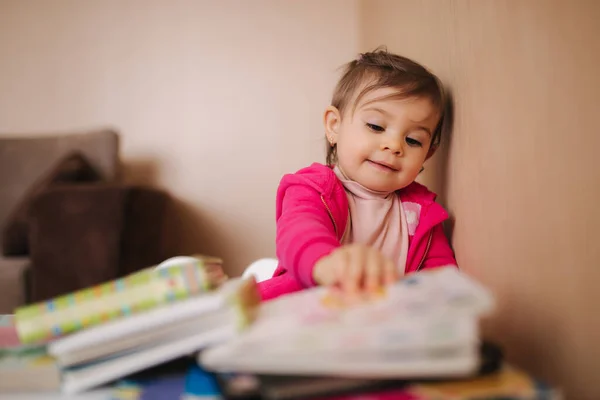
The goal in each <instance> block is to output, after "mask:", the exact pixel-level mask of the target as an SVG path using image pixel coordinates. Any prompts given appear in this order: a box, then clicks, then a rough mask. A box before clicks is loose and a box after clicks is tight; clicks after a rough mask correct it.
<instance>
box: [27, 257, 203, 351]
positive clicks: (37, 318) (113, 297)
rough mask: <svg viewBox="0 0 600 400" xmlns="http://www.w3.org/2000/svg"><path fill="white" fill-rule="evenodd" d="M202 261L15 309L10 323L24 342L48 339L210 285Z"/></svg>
mask: <svg viewBox="0 0 600 400" xmlns="http://www.w3.org/2000/svg"><path fill="white" fill-rule="evenodd" d="M206 273H207V271H206V268H205V266H204V263H203V262H202V261H201V260H198V261H197V262H188V263H185V264H182V265H181V266H180V267H178V268H167V269H162V270H156V269H154V268H148V269H144V270H141V271H138V272H135V273H133V274H130V275H127V276H125V277H123V278H120V279H116V280H113V281H110V282H106V283H103V284H100V285H97V286H93V287H90V288H86V289H83V290H78V291H76V292H73V293H70V294H66V295H63V296H59V297H56V298H53V299H50V300H47V301H43V302H39V303H36V304H32V305H28V306H24V307H20V308H18V309H17V310H16V313H15V326H16V328H17V333H18V335H19V339H20V340H21V341H22V342H23V343H36V342H43V341H48V340H51V339H54V338H57V337H61V336H63V335H66V334H69V333H73V332H76V331H79V330H81V329H84V328H87V327H91V326H95V325H99V324H102V323H104V322H107V321H111V320H115V319H117V318H121V317H124V316H128V315H133V314H137V313H140V312H143V311H147V310H150V309H153V308H155V307H158V306H161V305H164V304H168V303H173V302H176V301H180V300H183V299H187V298H189V297H190V296H193V295H195V294H198V293H201V292H206V291H209V290H211V289H212V286H211V284H210V280H209V279H207V276H206Z"/></svg>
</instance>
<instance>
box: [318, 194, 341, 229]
mask: <svg viewBox="0 0 600 400" xmlns="http://www.w3.org/2000/svg"><path fill="white" fill-rule="evenodd" d="M321 202H323V205H324V206H325V209H326V210H327V213H328V214H329V218H331V222H332V223H333V230H334V231H335V237H336V238H338V239H339V232H338V228H337V224H336V223H335V219H333V213H332V212H331V210H330V209H329V206H328V205H327V202H325V199H324V198H323V195H321Z"/></svg>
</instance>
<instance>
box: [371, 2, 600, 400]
mask: <svg viewBox="0 0 600 400" xmlns="http://www.w3.org/2000/svg"><path fill="white" fill-rule="evenodd" d="M362 5H363V8H362V17H363V18H362V25H361V26H362V33H363V36H362V39H363V41H362V43H361V49H362V50H364V49H370V48H372V47H375V46H376V45H378V44H382V43H386V44H387V45H388V46H389V48H390V49H391V50H393V51H396V52H400V53H402V54H405V55H407V56H410V57H414V58H416V59H418V60H420V61H422V62H424V63H425V64H427V65H428V66H429V67H431V68H432V69H433V70H435V71H436V72H438V73H439V74H440V75H441V77H442V78H443V79H445V80H446V81H447V82H448V83H449V85H450V86H451V87H452V89H453V92H454V96H455V107H456V113H455V114H456V124H455V130H454V134H453V137H452V140H451V146H450V152H449V159H448V168H447V182H446V188H445V189H444V188H443V185H442V184H441V180H440V178H442V179H443V175H442V176H441V177H437V178H436V177H435V176H432V174H431V173H430V175H429V176H426V177H425V179H424V180H426V181H428V182H429V183H432V184H433V186H434V187H436V188H438V189H440V188H441V189H442V191H443V192H444V191H445V196H444V197H445V199H444V201H445V202H446V203H447V204H448V206H449V208H450V210H451V212H452V214H453V216H454V217H455V218H456V222H455V226H454V240H453V244H454V246H455V250H456V252H457V257H458V261H459V263H460V264H461V266H462V268H464V269H465V270H466V271H468V272H469V273H472V274H473V275H475V276H477V277H479V278H481V279H482V280H483V281H484V282H485V283H486V284H488V285H489V286H490V287H491V288H492V289H493V290H494V291H495V293H496V294H497V296H498V299H499V310H498V312H497V313H496V314H495V315H494V317H493V318H492V321H491V323H489V324H487V326H486V328H487V331H488V334H490V335H491V336H493V337H495V338H497V339H499V340H501V341H502V342H503V343H504V344H505V345H506V346H507V349H508V350H509V355H510V357H511V359H513V360H515V361H517V362H518V363H519V364H521V365H524V366H526V367H529V368H531V370H533V371H535V372H536V373H538V374H539V375H540V376H543V377H545V378H548V379H551V380H552V381H553V382H556V383H558V384H561V385H564V386H565V388H567V390H568V391H567V393H568V398H569V399H577V400H580V399H589V400H597V399H600V385H598V381H597V379H596V377H597V376H598V373H599V371H600V361H599V360H600V345H598V339H597V338H596V336H598V335H600V317H598V314H599V313H600V311H598V310H596V309H595V308H596V307H597V306H598V305H600V302H599V300H600V290H599V289H598V285H599V284H600V268H599V267H598V262H599V260H600V246H599V245H598V243H597V242H598V239H599V234H598V232H599V227H600V208H598V201H599V199H600V165H599V164H598V162H599V161H598V160H599V158H598V155H597V153H598V150H599V149H600V134H599V132H598V112H599V111H600V100H599V98H598V90H599V89H600V75H599V74H598V65H600V39H599V37H600V25H598V21H599V20H600V2H597V1H587V2H585V1H572V2H565V1H517V0H514V1H499V0H498V1H491V0H474V1H461V0H454V1H450V0H446V1H439V0H428V1H423V0H421V1H417V0H415V1H411V0H408V1H397V0H390V1H365V2H363V3H362ZM439 161H440V160H438V162H439ZM441 163H442V164H443V163H445V161H444V160H443V157H442V162H441ZM430 170H433V171H436V168H435V167H433V168H430Z"/></svg>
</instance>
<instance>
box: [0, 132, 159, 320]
mask: <svg viewBox="0 0 600 400" xmlns="http://www.w3.org/2000/svg"><path fill="white" fill-rule="evenodd" d="M118 153H119V136H118V134H117V133H116V132H113V131H110V130H101V131H95V132H87V133H79V134H66V135H54V136H43V137H34V138H23V137H22V136H18V137H15V136H11V137H7V138H0V243H1V244H2V256H1V257H0V313H10V312H12V311H13V310H14V308H15V307H17V306H19V305H21V304H23V303H26V302H34V301H40V300H44V299H47V298H49V297H53V296H57V295H60V294H64V293H67V292H70V291H73V290H77V289H81V288H83V287H87V286H90V285H94V284H97V283H100V282H103V281H106V280H109V279H114V278H116V277H118V276H122V275H125V274H127V273H129V272H133V271H135V270H138V269H140V268H143V267H146V266H149V265H153V264H156V263H158V262H160V261H161V260H163V259H164V258H166V254H165V252H164V248H163V246H162V244H163V240H162V232H163V229H162V224H163V222H164V216H165V212H166V207H167V201H168V196H167V195H166V194H165V193H164V192H161V191H159V190H156V189H151V188H142V187H134V186H129V185H124V184H121V183H119V179H118V178H119V169H120V168H119V166H120V163H119V156H118Z"/></svg>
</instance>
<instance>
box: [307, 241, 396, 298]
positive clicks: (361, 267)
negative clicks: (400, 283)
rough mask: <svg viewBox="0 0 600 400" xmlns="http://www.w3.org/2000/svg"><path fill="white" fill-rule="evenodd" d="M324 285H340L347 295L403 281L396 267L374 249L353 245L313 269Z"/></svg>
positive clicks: (328, 256) (329, 256)
mask: <svg viewBox="0 0 600 400" xmlns="http://www.w3.org/2000/svg"><path fill="white" fill-rule="evenodd" d="M313 277H314V280H315V281H316V282H317V283H318V284H319V285H323V286H333V285H339V286H340V287H341V289H342V290H344V291H346V292H357V291H361V290H366V291H375V290H377V289H378V288H380V287H381V286H383V285H388V284H391V283H393V282H395V281H396V280H398V278H399V274H398V271H397V268H396V265H395V264H394V263H393V262H392V261H390V260H388V259H387V258H386V257H384V256H383V254H381V252H380V251H379V250H376V249H374V248H372V247H370V246H365V245H361V244H351V245H347V246H342V247H340V248H338V249H336V250H334V251H333V252H332V253H331V254H329V255H327V256H325V257H323V258H321V259H320V260H319V261H317V263H316V264H315V267H314V269H313Z"/></svg>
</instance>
